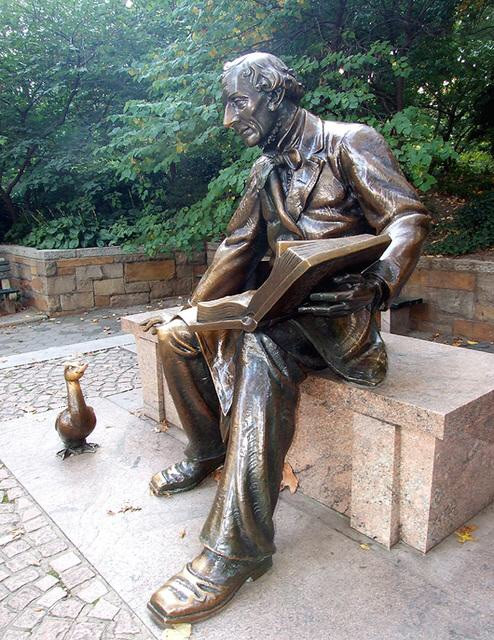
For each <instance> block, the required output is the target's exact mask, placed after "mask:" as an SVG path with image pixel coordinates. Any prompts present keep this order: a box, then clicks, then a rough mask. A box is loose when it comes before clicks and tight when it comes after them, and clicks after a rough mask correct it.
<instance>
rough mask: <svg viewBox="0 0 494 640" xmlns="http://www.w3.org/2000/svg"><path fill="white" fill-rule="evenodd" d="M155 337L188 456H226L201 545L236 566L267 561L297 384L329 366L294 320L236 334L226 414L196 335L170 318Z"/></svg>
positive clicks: (288, 441)
mask: <svg viewBox="0 0 494 640" xmlns="http://www.w3.org/2000/svg"><path fill="white" fill-rule="evenodd" d="M158 335H159V348H160V355H161V359H162V363H163V368H164V375H165V378H166V381H167V384H168V388H169V391H170V394H171V396H172V399H173V401H174V403H175V407H176V409H177V413H178V415H179V417H180V420H181V423H182V426H183V429H184V431H185V433H186V435H187V437H188V440H189V444H188V446H187V448H186V450H185V455H186V457H187V458H189V459H195V460H208V459H210V458H216V457H219V456H221V455H223V454H224V455H225V463H224V467H223V472H222V474H221V479H220V481H219V484H218V488H217V491H216V496H215V498H214V502H213V505H212V507H211V511H210V512H209V515H208V517H207V520H206V522H205V524H204V526H203V528H202V531H201V535H200V539H201V542H202V543H203V544H204V546H205V547H207V548H208V549H210V550H212V551H214V552H216V553H218V554H219V555H222V556H225V557H227V558H232V559H236V560H260V559H262V558H265V557H267V556H270V555H272V554H273V553H274V552H275V544H274V524H273V513H274V509H275V506H276V503H277V500H278V495H279V491H280V484H281V479H282V473H283V464H284V460H285V456H286V454H287V452H288V449H289V447H290V444H291V442H292V438H293V434H294V429H295V412H296V408H297V403H298V397H299V385H300V383H301V382H302V381H303V380H304V378H305V377H306V375H307V372H308V371H309V370H312V369H323V368H325V367H326V363H325V362H324V361H323V360H322V358H321V356H320V355H319V354H318V353H317V352H316V351H315V349H314V347H313V346H312V345H311V344H310V343H309V341H308V340H307V339H306V338H305V337H304V336H303V334H302V333H301V332H300V331H299V329H298V328H297V324H296V323H293V322H291V321H286V322H280V323H278V324H276V325H274V327H271V328H269V329H266V330H257V331H255V332H253V333H241V334H240V335H239V338H238V343H237V345H236V350H235V355H234V358H235V379H234V381H233V385H234V389H233V401H232V405H231V408H230V410H229V412H228V414H227V415H223V413H222V412H221V410H220V405H219V401H218V396H217V394H216V390H215V386H214V384H213V381H212V378H211V374H210V371H209V368H208V365H207V363H206V360H205V358H204V357H203V354H202V351H201V346H200V343H199V340H198V338H197V336H196V334H194V333H193V332H192V331H190V329H189V328H188V326H187V324H186V323H185V322H184V321H183V320H181V319H179V318H175V319H173V320H172V321H170V322H169V323H168V324H166V325H164V326H163V327H161V328H160V330H159V334H158ZM225 422H226V424H225ZM222 434H227V435H226V436H225V435H223V436H222Z"/></svg>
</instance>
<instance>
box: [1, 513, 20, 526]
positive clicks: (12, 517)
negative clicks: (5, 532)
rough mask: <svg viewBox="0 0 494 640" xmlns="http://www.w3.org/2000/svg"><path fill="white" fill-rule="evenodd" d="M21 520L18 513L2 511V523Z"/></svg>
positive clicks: (13, 522)
mask: <svg viewBox="0 0 494 640" xmlns="http://www.w3.org/2000/svg"><path fill="white" fill-rule="evenodd" d="M17 522H19V516H18V514H17V513H8V512H5V513H0V524H15V523H17Z"/></svg>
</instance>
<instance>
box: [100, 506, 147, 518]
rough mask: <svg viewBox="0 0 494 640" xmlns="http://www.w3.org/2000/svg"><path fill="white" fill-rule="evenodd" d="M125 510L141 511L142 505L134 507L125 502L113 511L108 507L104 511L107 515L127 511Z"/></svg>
mask: <svg viewBox="0 0 494 640" xmlns="http://www.w3.org/2000/svg"><path fill="white" fill-rule="evenodd" d="M127 511H130V512H133V511H142V507H134V506H133V505H131V504H128V503H125V504H124V505H123V507H120V509H119V510H118V511H113V509H108V511H107V512H106V513H107V514H108V515H109V516H114V515H115V514H117V513H127Z"/></svg>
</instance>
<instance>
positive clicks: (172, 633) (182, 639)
mask: <svg viewBox="0 0 494 640" xmlns="http://www.w3.org/2000/svg"><path fill="white" fill-rule="evenodd" d="M191 633H192V625H191V624H189V623H183V624H174V625H172V626H171V627H168V629H165V630H164V631H163V640H188V638H190V634H191Z"/></svg>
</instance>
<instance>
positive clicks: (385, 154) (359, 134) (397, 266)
mask: <svg viewBox="0 0 494 640" xmlns="http://www.w3.org/2000/svg"><path fill="white" fill-rule="evenodd" d="M339 162H340V168H341V171H342V173H343V176H344V177H345V178H346V181H347V183H348V184H349V186H350V188H351V190H352V192H353V195H354V197H355V198H356V199H357V201H358V203H359V205H360V207H361V209H362V211H363V213H364V215H365V217H366V219H367V222H368V223H369V224H370V225H371V227H373V228H374V229H375V231H376V233H378V234H381V233H383V234H387V235H389V236H390V237H391V244H390V245H389V247H388V248H387V249H386V251H385V253H384V254H383V255H382V257H381V259H380V260H378V261H377V262H375V263H374V264H373V265H371V267H369V268H368V269H367V270H366V273H367V274H369V275H372V276H373V277H376V278H378V280H379V281H381V282H383V283H384V284H385V289H387V291H386V292H385V294H384V299H383V300H382V309H385V308H387V306H388V305H389V302H390V301H391V300H392V298H394V297H396V296H397V295H398V294H399V292H400V290H401V288H402V287H403V285H404V284H405V282H406V281H407V279H408V278H409V276H410V275H411V273H412V271H413V269H414V268H415V265H416V264H417V261H418V259H419V256H420V250H421V248H422V245H423V243H424V240H425V238H426V237H427V233H428V231H429V226H430V217H429V215H428V212H427V210H426V208H425V207H424V205H423V204H422V203H421V202H420V200H419V198H418V195H417V193H416V192H415V190H414V188H413V187H412V186H411V185H410V184H409V182H408V181H407V180H406V178H405V176H404V175H403V173H402V172H401V169H400V167H399V166H398V163H397V161H396V159H395V158H394V156H393V154H392V153H391V150H390V149H389V146H388V145H387V143H386V141H385V140H384V138H383V137H382V136H381V135H380V134H379V133H377V131H375V130H374V129H372V128H371V127H367V126H363V125H359V126H358V127H356V128H354V129H352V130H351V132H349V133H347V134H346V135H345V136H344V138H343V139H342V141H341V143H340V154H339Z"/></svg>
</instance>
